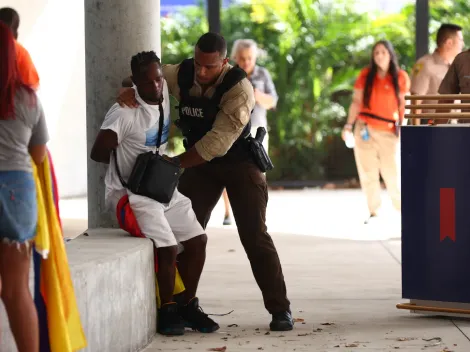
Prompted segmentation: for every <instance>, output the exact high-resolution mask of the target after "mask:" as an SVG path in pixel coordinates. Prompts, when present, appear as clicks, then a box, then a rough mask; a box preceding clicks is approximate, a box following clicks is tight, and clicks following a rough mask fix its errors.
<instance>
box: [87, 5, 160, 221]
mask: <svg viewBox="0 0 470 352" xmlns="http://www.w3.org/2000/svg"><path fill="white" fill-rule="evenodd" d="M149 50H154V51H156V52H157V54H158V55H160V0H132V1H129V0H85V63H86V114H87V118H86V123H87V156H88V163H87V164H88V227H89V228H97V227H115V226H116V224H117V222H116V219H115V215H114V212H111V213H107V212H106V209H105V206H104V176H105V172H106V166H105V165H100V164H97V163H95V162H94V161H92V160H91V159H89V155H90V150H91V147H92V145H93V142H94V140H95V137H96V135H97V134H98V131H99V129H100V127H101V124H102V122H103V119H104V117H105V115H106V112H107V111H108V110H109V108H110V107H111V106H112V105H113V103H114V102H115V100H116V95H117V94H118V90H119V87H120V86H121V82H122V79H123V78H124V77H125V76H128V75H130V62H131V57H132V56H133V55H135V54H137V53H138V52H140V51H149Z"/></svg>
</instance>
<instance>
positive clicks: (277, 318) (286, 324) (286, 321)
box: [269, 311, 294, 331]
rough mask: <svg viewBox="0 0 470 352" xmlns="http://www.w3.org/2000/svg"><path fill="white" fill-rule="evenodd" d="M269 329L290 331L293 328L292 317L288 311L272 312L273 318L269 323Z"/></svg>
mask: <svg viewBox="0 0 470 352" xmlns="http://www.w3.org/2000/svg"><path fill="white" fill-rule="evenodd" d="M269 328H270V329H271V331H290V330H292V329H294V319H292V314H291V312H290V311H285V312H280V313H276V314H273V320H272V321H271V324H269Z"/></svg>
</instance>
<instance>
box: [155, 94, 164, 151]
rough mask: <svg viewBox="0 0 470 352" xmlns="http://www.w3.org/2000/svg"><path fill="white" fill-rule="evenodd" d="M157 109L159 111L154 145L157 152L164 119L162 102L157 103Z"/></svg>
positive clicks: (160, 141)
mask: <svg viewBox="0 0 470 352" xmlns="http://www.w3.org/2000/svg"><path fill="white" fill-rule="evenodd" d="M158 110H159V111H160V117H159V120H158V135H157V141H156V145H155V146H156V147H157V153H158V152H159V149H160V145H161V143H162V134H163V120H164V119H165V115H164V112H163V105H162V103H160V104H158Z"/></svg>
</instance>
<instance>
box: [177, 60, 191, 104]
mask: <svg viewBox="0 0 470 352" xmlns="http://www.w3.org/2000/svg"><path fill="white" fill-rule="evenodd" d="M193 84H194V59H185V60H183V61H182V62H181V64H180V67H179V69H178V87H179V88H180V96H181V98H182V99H186V98H188V97H189V90H190V89H191V87H192V86H193Z"/></svg>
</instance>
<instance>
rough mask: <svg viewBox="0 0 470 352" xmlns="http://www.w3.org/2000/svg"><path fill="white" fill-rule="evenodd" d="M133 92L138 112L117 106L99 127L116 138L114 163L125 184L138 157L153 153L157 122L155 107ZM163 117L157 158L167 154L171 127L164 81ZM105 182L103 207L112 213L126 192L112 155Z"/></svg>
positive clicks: (115, 105) (168, 99)
mask: <svg viewBox="0 0 470 352" xmlns="http://www.w3.org/2000/svg"><path fill="white" fill-rule="evenodd" d="M135 91H136V98H137V101H138V102H139V106H138V107H137V108H128V107H124V108H122V107H120V106H119V104H117V103H116V104H114V105H113V106H112V107H111V109H110V110H109V111H108V113H107V114H106V117H105V118H104V122H103V124H102V126H101V129H102V130H112V131H114V132H116V134H117V138H118V147H117V160H118V164H119V170H120V172H121V176H122V178H123V179H124V181H126V182H127V180H128V177H129V175H130V173H131V172H132V168H133V167H134V164H135V161H136V159H137V156H138V155H139V154H142V153H146V152H149V151H153V152H155V150H156V147H155V145H156V142H157V135H158V128H159V119H160V111H159V107H158V105H149V104H147V103H145V102H144V101H143V100H142V98H140V96H139V94H138V92H137V89H135ZM163 113H164V115H165V116H164V120H163V133H162V140H161V146H160V154H163V153H164V152H165V150H166V145H167V143H168V134H169V132H170V123H171V121H170V97H169V94H168V86H167V83H166V81H165V82H164V85H163ZM104 182H105V185H106V191H105V203H106V206H107V208H108V209H109V210H111V211H115V210H116V206H117V203H118V202H119V200H120V199H121V198H122V197H123V196H124V195H126V193H127V191H126V189H125V188H124V187H123V185H122V184H121V181H120V180H119V177H118V175H117V172H116V165H115V163H114V156H113V155H111V160H110V163H109V166H108V171H107V172H106V177H105V180H104Z"/></svg>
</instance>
